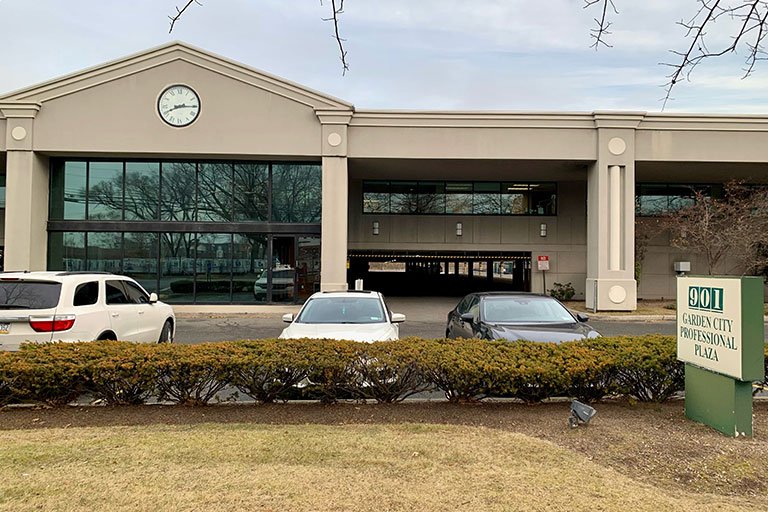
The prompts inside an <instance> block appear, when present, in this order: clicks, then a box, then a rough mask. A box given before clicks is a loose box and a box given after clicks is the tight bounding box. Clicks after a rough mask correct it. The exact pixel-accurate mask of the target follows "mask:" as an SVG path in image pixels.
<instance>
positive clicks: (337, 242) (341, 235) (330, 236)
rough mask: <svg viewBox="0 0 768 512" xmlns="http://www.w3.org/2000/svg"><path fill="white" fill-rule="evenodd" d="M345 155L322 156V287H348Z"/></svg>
mask: <svg viewBox="0 0 768 512" xmlns="http://www.w3.org/2000/svg"><path fill="white" fill-rule="evenodd" d="M348 183H349V179H348V173H347V159H346V157H335V156H326V157H323V211H322V220H321V229H322V242H321V246H320V289H321V290H322V291H333V290H346V289H347V203H348V199H347V198H348Z"/></svg>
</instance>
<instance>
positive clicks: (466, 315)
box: [461, 313, 475, 324]
mask: <svg viewBox="0 0 768 512" xmlns="http://www.w3.org/2000/svg"><path fill="white" fill-rule="evenodd" d="M461 321H462V322H469V323H470V324H471V323H474V321H475V315H473V314H472V313H464V314H463V315H461Z"/></svg>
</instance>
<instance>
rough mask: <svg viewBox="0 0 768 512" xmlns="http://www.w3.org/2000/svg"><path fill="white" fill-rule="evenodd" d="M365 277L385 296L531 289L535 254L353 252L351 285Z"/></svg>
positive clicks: (445, 294)
mask: <svg viewBox="0 0 768 512" xmlns="http://www.w3.org/2000/svg"><path fill="white" fill-rule="evenodd" d="M358 279H362V280H363V286H364V287H365V288H367V289H372V290H378V291H381V292H382V293H384V294H385V295H393V296H408V295H416V296H418V295H430V296H462V295H465V294H467V293H471V292H475V291H488V290H508V291H530V290H531V253H529V252H484V251H431V252H429V251H427V252H425V251H419V252H416V251H366V250H353V251H350V252H349V270H348V280H349V287H350V288H353V287H354V286H355V281H356V280H358Z"/></svg>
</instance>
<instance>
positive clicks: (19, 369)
mask: <svg viewBox="0 0 768 512" xmlns="http://www.w3.org/2000/svg"><path fill="white" fill-rule="evenodd" d="M82 345H83V344H82V343H46V344H40V345H35V344H24V345H22V349H21V350H20V351H19V352H16V353H15V354H13V357H11V358H10V361H9V364H8V365H7V366H6V370H5V371H6V379H7V381H8V382H9V387H10V389H11V392H12V393H13V395H15V396H16V397H18V398H19V399H22V400H32V401H35V402H42V403H44V404H47V405H52V406H56V405H65V404H68V403H69V402H71V401H73V400H75V399H76V398H77V397H79V396H80V395H81V394H82V393H83V392H84V391H85V390H86V388H87V386H86V384H87V377H86V374H85V363H84V360H85V358H84V357H83V353H82V351H81V350H80V349H81V346H82Z"/></svg>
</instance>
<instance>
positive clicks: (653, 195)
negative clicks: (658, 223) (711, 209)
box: [635, 183, 721, 217]
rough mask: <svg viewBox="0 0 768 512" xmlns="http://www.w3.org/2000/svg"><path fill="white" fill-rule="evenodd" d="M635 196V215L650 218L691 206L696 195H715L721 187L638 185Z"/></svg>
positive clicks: (665, 184)
mask: <svg viewBox="0 0 768 512" xmlns="http://www.w3.org/2000/svg"><path fill="white" fill-rule="evenodd" d="M636 190H637V194H636V196H635V213H636V214H637V215H639V216H644V217H652V216H659V215H667V214H670V213H674V212H676V211H678V210H680V209H682V208H685V207H687V206H690V205H692V204H693V202H694V200H695V197H696V193H697V192H701V193H703V194H704V195H705V196H712V195H713V194H714V195H717V194H718V193H720V190H721V187H719V186H715V185H700V184H671V183H640V184H638V185H637V188H636Z"/></svg>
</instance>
